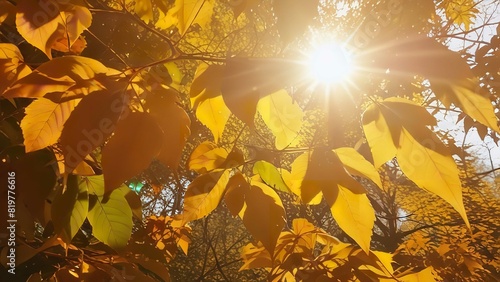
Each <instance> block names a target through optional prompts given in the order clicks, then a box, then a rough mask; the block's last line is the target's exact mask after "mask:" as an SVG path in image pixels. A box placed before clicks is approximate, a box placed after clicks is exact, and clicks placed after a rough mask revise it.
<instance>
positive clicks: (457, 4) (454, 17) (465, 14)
mask: <svg viewBox="0 0 500 282" xmlns="http://www.w3.org/2000/svg"><path fill="white" fill-rule="evenodd" d="M443 3H447V4H448V5H446V8H445V12H446V16H447V18H448V19H450V20H451V21H452V22H453V23H455V24H457V25H462V24H463V25H464V26H465V31H469V30H470V25H471V24H473V21H472V19H474V18H475V17H476V14H478V13H479V10H478V9H476V8H475V6H476V2H475V1H473V0H450V1H444V2H443ZM443 5H444V4H443Z"/></svg>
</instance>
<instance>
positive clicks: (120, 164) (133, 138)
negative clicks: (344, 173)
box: [102, 112, 163, 192]
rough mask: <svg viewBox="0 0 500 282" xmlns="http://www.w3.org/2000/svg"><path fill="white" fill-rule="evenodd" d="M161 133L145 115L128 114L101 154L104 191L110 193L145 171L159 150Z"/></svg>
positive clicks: (153, 121)
mask: <svg viewBox="0 0 500 282" xmlns="http://www.w3.org/2000/svg"><path fill="white" fill-rule="evenodd" d="M162 139H163V132H162V131H161V129H160V127H159V126H158V124H157V123H156V121H155V120H154V119H153V118H152V117H151V116H150V115H149V114H147V113H140V112H136V113H130V114H129V115H128V116H127V117H126V118H124V119H122V120H120V122H119V123H118V124H117V125H116V129H115V133H114V135H113V137H111V139H110V140H109V142H108V143H107V144H106V146H105V147H104V149H103V150H102V172H103V174H104V188H105V189H104V190H105V191H106V192H111V191H113V189H115V188H118V186H120V185H121V184H122V183H123V182H125V181H126V180H128V179H130V178H132V177H134V176H135V175H137V174H138V173H140V172H141V171H143V170H144V169H146V168H147V167H148V166H149V164H150V163H151V161H152V160H153V158H154V157H156V156H158V154H159V153H160V150H161V148H162Z"/></svg>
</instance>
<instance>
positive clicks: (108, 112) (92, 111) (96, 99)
mask: <svg viewBox="0 0 500 282" xmlns="http://www.w3.org/2000/svg"><path fill="white" fill-rule="evenodd" d="M127 102H128V101H126V98H125V97H124V96H123V95H121V93H116V94H109V93H108V92H106V91H96V92H93V93H91V94H89V95H87V96H86V97H84V98H83V99H82V100H81V102H80V103H79V104H78V106H76V108H75V109H74V110H73V113H72V114H71V116H70V117H69V118H68V120H67V121H66V123H65V124H64V128H63V130H62V133H61V138H60V141H59V143H60V144H61V146H62V152H63V155H64V163H65V172H67V173H69V172H71V171H73V169H74V168H75V167H76V166H77V165H78V164H79V163H80V162H81V161H82V160H83V159H84V158H85V156H87V155H88V154H90V153H91V152H92V151H93V150H94V149H95V148H97V147H99V146H101V145H102V144H103V143H104V141H106V139H107V138H108V137H109V136H110V135H111V133H113V130H114V127H115V124H116V122H117V120H118V118H119V117H120V115H121V114H122V112H123V110H124V108H125V106H126V104H127Z"/></svg>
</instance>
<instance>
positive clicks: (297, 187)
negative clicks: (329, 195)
mask: <svg viewBox="0 0 500 282" xmlns="http://www.w3.org/2000/svg"><path fill="white" fill-rule="evenodd" d="M310 156H311V153H310V152H306V153H303V154H302V155H300V156H298V157H297V158H296V159H295V160H294V161H293V163H292V170H291V171H290V175H287V174H284V175H283V177H284V181H285V183H287V184H288V187H289V188H290V190H292V192H293V193H294V194H295V195H297V196H300V195H301V186H302V182H303V180H304V177H305V175H306V172H307V168H308V164H309V158H310ZM312 189H313V190H319V189H320V188H319V187H316V188H312ZM321 196H322V194H321V193H319V192H318V193H317V194H316V195H315V196H314V197H313V198H312V199H311V200H310V201H309V202H308V204H310V205H319V203H321Z"/></svg>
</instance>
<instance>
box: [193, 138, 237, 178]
mask: <svg viewBox="0 0 500 282" xmlns="http://www.w3.org/2000/svg"><path fill="white" fill-rule="evenodd" d="M227 155H228V153H227V151H226V150H225V149H223V148H218V147H217V145H215V144H214V143H212V142H209V141H205V142H203V143H201V144H200V145H198V147H196V149H194V151H193V153H192V154H191V156H190V157H189V169H192V170H194V171H196V172H198V173H206V172H207V171H212V170H214V169H216V168H219V167H220V166H221V165H222V164H223V163H224V162H225V161H226V158H227Z"/></svg>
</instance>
